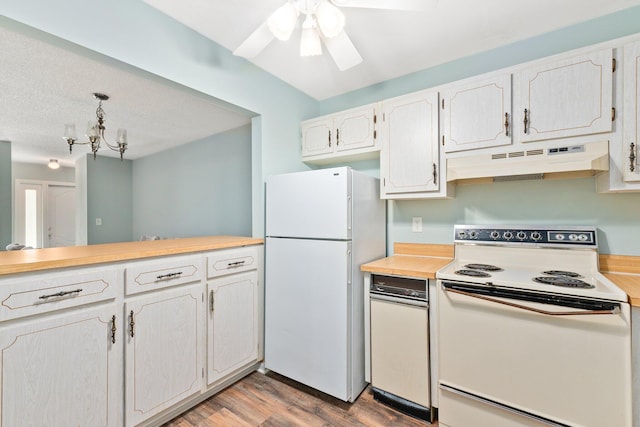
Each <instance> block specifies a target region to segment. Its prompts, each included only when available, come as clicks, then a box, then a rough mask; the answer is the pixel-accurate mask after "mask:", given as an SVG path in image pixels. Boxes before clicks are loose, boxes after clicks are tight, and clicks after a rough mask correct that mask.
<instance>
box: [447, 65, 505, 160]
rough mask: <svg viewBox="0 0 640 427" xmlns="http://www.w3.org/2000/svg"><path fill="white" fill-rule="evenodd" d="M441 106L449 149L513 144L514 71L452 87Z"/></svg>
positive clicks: (457, 149)
mask: <svg viewBox="0 0 640 427" xmlns="http://www.w3.org/2000/svg"><path fill="white" fill-rule="evenodd" d="M440 106H441V110H442V112H441V120H442V128H441V129H442V141H443V143H444V150H445V152H453V151H462V150H472V149H476V148H485V147H496V146H499V145H509V144H511V134H512V133H513V132H512V129H511V128H512V120H511V74H505V75H501V76H497V77H494V78H492V79H489V80H482V81H478V82H473V83H467V84H463V85H459V86H458V85H456V86H455V87H451V88H450V89H448V90H446V91H444V92H443V93H442V101H441V103H440Z"/></svg>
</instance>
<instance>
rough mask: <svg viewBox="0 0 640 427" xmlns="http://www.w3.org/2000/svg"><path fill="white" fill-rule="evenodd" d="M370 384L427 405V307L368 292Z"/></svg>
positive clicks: (428, 396) (428, 402)
mask: <svg viewBox="0 0 640 427" xmlns="http://www.w3.org/2000/svg"><path fill="white" fill-rule="evenodd" d="M370 313H371V385H372V386H373V387H376V388H378V389H380V390H384V391H386V392H389V393H392V394H395V395H396V396H400V397H402V398H404V399H407V400H409V401H411V402H414V403H417V404H419V405H422V406H424V407H426V408H429V407H430V406H431V400H430V382H429V366H430V365H429V315H428V314H429V312H428V308H427V307H426V304H425V306H419V305H410V304H405V303H403V302H398V301H390V300H383V299H377V297H376V296H375V295H371V312H370Z"/></svg>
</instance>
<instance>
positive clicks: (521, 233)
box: [516, 231, 527, 240]
mask: <svg viewBox="0 0 640 427" xmlns="http://www.w3.org/2000/svg"><path fill="white" fill-rule="evenodd" d="M516 237H517V238H518V240H524V239H526V238H527V233H525V232H524V231H518V233H517V234H516Z"/></svg>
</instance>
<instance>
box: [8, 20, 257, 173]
mask: <svg viewBox="0 0 640 427" xmlns="http://www.w3.org/2000/svg"><path fill="white" fill-rule="evenodd" d="M98 56H99V55H95V54H94V55H93V57H92V58H90V57H89V56H85V55H82V54H80V53H75V52H72V51H70V50H67V49H63V48H61V47H58V46H54V45H52V44H48V43H45V42H43V41H41V40H37V39H35V38H31V37H29V36H26V35H24V34H22V33H17V32H12V31H10V30H8V29H6V28H2V27H0V64H2V65H1V66H0V94H2V95H1V96H2V102H0V140H8V141H11V142H12V159H13V161H18V162H27V163H40V164H43V163H46V162H47V160H48V159H49V158H56V159H59V161H60V163H61V164H62V165H63V166H73V165H74V163H75V159H76V158H78V157H80V156H83V155H85V154H86V153H87V152H90V149H89V147H88V146H81V145H79V146H74V148H73V155H70V154H69V149H68V145H67V143H66V142H65V141H64V140H63V139H62V135H63V134H64V124H65V123H75V124H76V128H77V131H78V137H79V139H80V140H81V141H84V140H86V139H85V138H84V132H85V130H86V127H87V122H88V121H89V120H95V110H96V107H97V101H96V100H95V99H94V97H93V95H92V94H93V92H102V93H105V94H107V95H109V96H110V99H109V100H108V101H106V102H104V103H103V109H104V110H105V112H106V136H107V138H108V139H109V140H110V142H113V140H115V136H116V131H117V129H118V128H126V129H127V132H128V138H129V148H128V150H127V152H126V153H125V158H127V159H137V158H140V157H144V156H147V155H149V154H153V153H156V152H159V151H162V150H165V149H168V148H171V147H174V146H177V145H180V144H184V143H187V142H191V141H195V140H198V139H201V138H204V137H207V136H210V135H213V134H217V133H219V132H223V131H226V130H229V129H233V128H236V127H238V126H242V125H244V124H247V123H250V120H251V119H250V114H249V113H248V112H239V110H238V109H231V108H228V106H226V105H224V104H223V103H222V102H218V101H217V100H215V99H214V98H211V97H209V96H206V95H204V94H201V93H198V92H195V91H193V90H191V89H187V88H184V87H181V86H179V85H177V84H174V83H170V82H168V81H165V80H163V79H161V78H159V77H157V76H153V75H151V74H149V73H145V72H142V71H140V70H137V69H133V68H132V67H129V66H126V65H124V64H120V63H116V62H115V61H113V60H109V61H106V59H105V60H99V59H96V58H97V57H98ZM99 155H108V156H112V157H117V156H119V153H117V152H113V151H111V150H109V149H108V148H107V147H104V146H103V147H102V148H101V149H100V151H99Z"/></svg>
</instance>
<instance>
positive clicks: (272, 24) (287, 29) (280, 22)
mask: <svg viewBox="0 0 640 427" xmlns="http://www.w3.org/2000/svg"><path fill="white" fill-rule="evenodd" d="M297 19H298V10H297V9H296V7H295V6H294V5H293V4H292V3H290V2H287V3H285V4H284V5H282V6H280V7H279V8H278V9H277V10H276V11H275V12H273V13H272V14H271V16H270V17H269V18H268V19H267V26H268V27H269V31H271V34H273V36H274V37H275V38H277V39H278V40H283V41H284V40H289V38H290V37H291V33H293V30H294V29H295V27H296V20H297Z"/></svg>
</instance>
